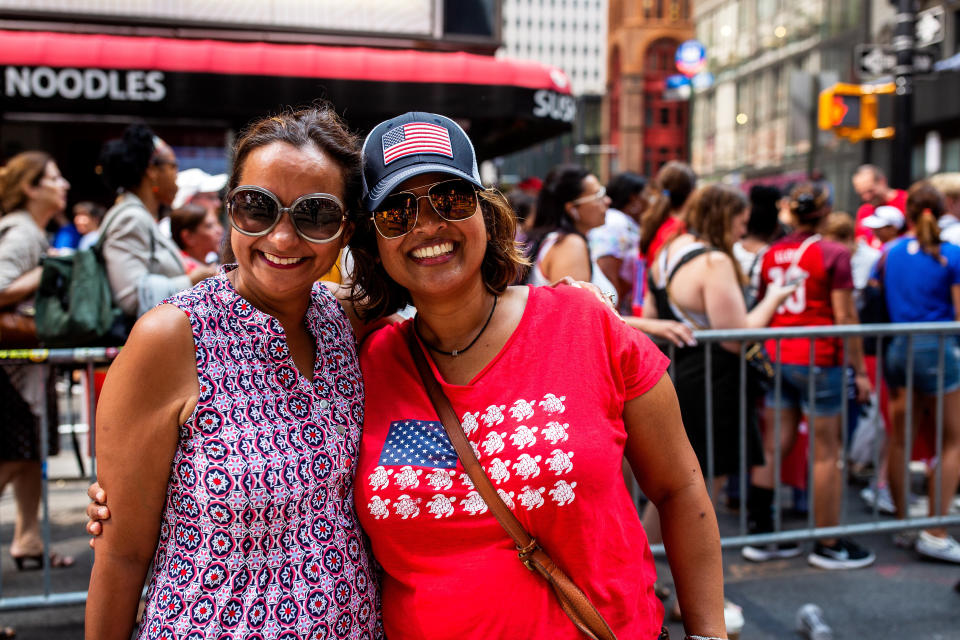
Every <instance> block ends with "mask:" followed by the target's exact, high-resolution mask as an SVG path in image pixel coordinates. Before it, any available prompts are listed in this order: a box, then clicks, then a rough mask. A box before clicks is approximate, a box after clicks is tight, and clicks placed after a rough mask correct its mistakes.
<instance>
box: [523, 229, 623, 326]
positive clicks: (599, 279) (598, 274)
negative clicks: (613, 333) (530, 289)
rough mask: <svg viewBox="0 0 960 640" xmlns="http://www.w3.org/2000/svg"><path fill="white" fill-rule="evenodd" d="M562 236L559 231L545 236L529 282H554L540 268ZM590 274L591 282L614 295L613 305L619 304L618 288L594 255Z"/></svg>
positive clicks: (538, 284) (539, 283)
mask: <svg viewBox="0 0 960 640" xmlns="http://www.w3.org/2000/svg"><path fill="white" fill-rule="evenodd" d="M560 237H561V236H560V232H559V231H551V232H550V233H548V234H547V235H546V236H544V238H543V242H542V243H540V251H539V252H538V253H537V261H536V264H534V265H533V268H532V269H531V270H530V278H529V280H528V281H529V283H530V284H532V285H534V286H535V287H542V286H545V285H550V284H553V283H552V282H550V281H549V280H547V277H546V276H545V275H543V271H541V270H540V264H541V263H542V262H543V259H544V257H545V256H546V255H547V253H548V252H549V251H550V249H552V248H553V245H555V244H556V243H557V240H559V239H560ZM590 274H591V276H590V282H591V283H592V284H594V285H596V287H597V288H598V289H600V291H602V292H603V294H604V295H607V296H613V306H614V307H615V308H616V307H617V305H618V304H619V300H618V299H617V289H616V287H614V286H613V283H612V282H610V279H609V278H607V276H605V275H603V271H601V270H600V267H598V266H597V261H596V260H594V259H593V257H592V256H591V258H590Z"/></svg>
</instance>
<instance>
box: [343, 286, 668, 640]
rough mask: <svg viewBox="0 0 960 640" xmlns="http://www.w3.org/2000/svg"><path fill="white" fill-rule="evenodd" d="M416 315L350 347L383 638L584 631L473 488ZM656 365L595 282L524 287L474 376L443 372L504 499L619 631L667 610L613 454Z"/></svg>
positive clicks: (363, 497)
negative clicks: (416, 349) (502, 340)
mask: <svg viewBox="0 0 960 640" xmlns="http://www.w3.org/2000/svg"><path fill="white" fill-rule="evenodd" d="M574 309H575V310H576V313H571V311H572V310H574ZM411 327H412V323H411V322H410V321H407V322H404V323H402V324H397V325H392V326H388V327H385V328H383V329H381V330H379V331H377V332H375V333H373V334H372V335H371V336H370V337H369V338H368V339H367V340H366V342H365V344H364V345H363V348H362V350H361V356H360V362H361V367H362V369H363V374H364V381H365V384H366V389H367V393H366V409H365V413H366V415H365V419H364V432H363V440H362V442H361V451H360V455H359V461H358V467H357V476H356V481H355V484H354V488H355V495H356V505H357V513H358V515H359V518H360V522H361V524H362V525H363V528H364V529H365V530H366V532H367V534H368V535H369V537H370V541H371V543H372V546H373V552H374V555H375V556H376V558H377V560H378V561H379V563H380V564H381V566H382V567H383V570H384V575H383V598H382V600H383V621H384V630H385V631H386V635H387V637H388V638H390V639H391V640H403V639H405V638H411V639H413V638H416V639H420V638H436V639H439V638H454V639H456V640H468V639H471V638H476V639H478V640H479V639H484V640H486V639H488V638H525V639H526V638H531V639H541V638H542V639H550V640H555V639H569V640H579V638H581V637H582V636H581V635H580V632H579V631H578V630H577V629H576V628H575V627H574V626H573V623H571V622H570V620H569V619H568V618H567V616H566V615H565V614H564V613H563V610H562V609H561V608H560V606H559V604H558V603H557V600H556V597H555V596H554V594H553V592H552V590H551V589H550V587H549V586H547V583H546V582H545V581H544V580H543V579H542V578H541V577H540V576H539V575H538V574H535V573H533V572H531V571H529V570H527V569H526V568H525V567H524V566H523V564H521V562H520V561H519V560H518V559H517V550H516V548H515V547H514V544H513V541H512V540H511V539H510V538H509V537H508V536H507V534H506V532H504V530H503V529H502V528H501V526H500V525H499V524H498V523H497V521H496V520H495V519H494V517H493V515H492V514H491V512H490V511H489V510H488V509H487V507H486V505H485V504H484V503H483V500H482V499H481V498H480V495H479V494H478V493H477V492H476V491H474V490H473V487H472V483H471V482H470V478H469V476H468V475H467V474H466V473H465V472H464V471H463V466H462V465H461V464H460V462H459V460H458V458H457V455H456V452H455V451H454V449H453V447H452V445H451V444H450V442H449V440H448V438H447V436H446V433H445V431H444V429H443V426H442V424H441V423H440V422H439V420H438V418H437V414H436V412H435V411H434V410H433V408H432V406H431V404H430V401H429V399H428V397H427V394H426V391H425V390H424V389H423V385H422V383H421V381H420V378H419V376H418V375H417V371H416V369H415V367H414V364H413V359H412V358H411V356H410V353H409V351H408V350H407V346H406V340H405V337H406V335H407V332H409V331H410V330H411ZM431 366H433V363H432V361H431ZM666 368H667V359H666V358H665V357H664V356H663V355H662V354H661V353H660V352H659V350H657V348H656V347H655V346H654V345H653V344H652V343H651V342H650V340H649V339H647V338H646V337H645V336H644V335H643V334H642V333H641V332H639V331H636V330H633V329H631V328H630V327H628V326H627V325H626V324H624V322H623V321H622V320H621V319H620V318H618V317H617V316H616V315H614V314H613V313H612V312H610V311H609V310H608V309H606V308H605V307H604V306H602V305H601V304H600V303H599V302H598V301H597V300H596V299H595V298H594V297H593V295H592V294H590V293H588V292H585V291H583V290H581V289H576V288H573V287H558V288H556V289H552V288H546V287H532V288H531V289H530V297H529V299H528V301H527V305H526V309H525V310H524V312H523V317H522V319H521V321H520V324H519V325H518V326H517V329H516V330H515V331H514V333H513V335H512V336H511V337H510V339H509V340H508V341H507V344H506V345H505V346H504V348H503V349H502V350H501V351H500V353H499V354H497V356H496V357H494V359H493V360H492V361H491V362H490V363H489V364H488V365H487V366H486V367H485V368H484V369H483V370H482V371H481V372H480V373H478V374H477V376H476V377H475V378H474V379H473V380H472V381H471V382H470V384H467V385H462V386H461V385H451V384H446V383H442V386H443V390H444V391H445V392H446V394H447V396H448V397H449V398H450V402H451V403H452V404H453V407H454V409H455V410H456V412H457V415H459V416H461V422H462V423H463V428H464V431H465V432H466V433H467V436H468V438H469V440H470V441H471V443H472V444H473V445H474V446H475V449H476V451H477V453H478V455H479V459H480V462H481V464H482V465H483V467H484V469H485V471H486V472H487V474H488V475H489V476H490V478H491V480H492V481H493V483H494V486H495V487H497V488H498V490H499V491H500V493H501V496H502V497H504V500H505V502H506V503H507V504H508V505H509V506H511V509H512V510H513V512H514V513H515V514H516V515H517V517H518V518H519V519H520V522H522V523H523V525H524V527H526V529H527V530H528V531H529V532H530V534H531V535H532V536H533V537H535V538H536V539H537V540H538V541H539V542H540V544H541V546H543V548H544V549H546V550H547V552H548V553H549V554H550V556H551V557H552V558H553V560H554V562H556V564H557V565H558V566H560V567H561V568H562V569H563V570H564V571H566V572H567V574H568V575H570V576H571V578H572V579H573V580H574V582H576V583H577V585H578V586H579V587H580V588H581V589H582V590H583V591H584V592H585V593H586V594H587V596H588V597H589V598H590V599H591V601H592V602H593V603H594V605H595V606H596V607H597V608H598V609H599V610H600V612H601V613H602V614H603V615H604V617H605V618H606V620H607V622H608V623H609V624H610V626H611V627H612V628H613V630H614V631H615V632H616V633H617V634H618V636H619V637H621V638H650V639H651V640H652V639H653V638H656V637H657V635H658V633H659V631H660V626H661V623H662V620H663V609H662V606H661V604H660V601H659V600H658V599H657V598H656V596H655V595H654V593H653V583H654V580H655V579H656V569H655V567H654V564H653V558H652V555H651V552H650V548H649V545H648V544H647V538H646V534H645V533H644V531H643V527H642V526H641V524H640V520H639V518H638V516H637V511H636V509H635V507H634V505H633V503H632V502H631V499H630V496H629V494H628V492H627V490H626V486H625V484H624V481H623V476H622V472H621V461H622V459H623V449H624V443H625V441H626V437H627V436H626V433H625V431H624V425H623V419H622V415H623V407H624V402H625V401H626V400H629V399H631V398H634V397H637V396H639V395H641V394H643V393H644V392H646V391H647V390H649V389H650V388H651V387H652V386H653V385H654V384H655V383H656V382H657V381H658V380H660V378H661V377H662V376H663V375H664V372H665V371H666ZM434 374H435V375H437V371H436V368H435V367H434ZM438 378H439V375H438Z"/></svg>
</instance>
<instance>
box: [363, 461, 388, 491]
mask: <svg viewBox="0 0 960 640" xmlns="http://www.w3.org/2000/svg"><path fill="white" fill-rule="evenodd" d="M391 473H393V469H391V470H390V471H387V470H386V469H385V468H384V467H383V465H380V466H378V467H377V468H376V469H374V470H373V473H371V474H370V475H369V476H367V477H368V478H370V487H371V488H372V489H373V490H374V491H380V490H381V489H386V488H387V486H389V484H390V474H391Z"/></svg>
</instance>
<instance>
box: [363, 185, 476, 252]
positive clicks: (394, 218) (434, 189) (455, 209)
mask: <svg viewBox="0 0 960 640" xmlns="http://www.w3.org/2000/svg"><path fill="white" fill-rule="evenodd" d="M425 187H426V189H427V192H426V194H424V195H417V194H416V193H414V192H413V191H395V192H394V193H391V194H390V195H388V196H387V197H386V198H384V199H383V202H381V203H380V206H378V207H377V208H376V209H374V211H373V216H372V220H373V225H374V226H375V227H376V228H377V232H378V233H379V234H380V235H381V236H383V237H384V238H399V237H400V236H403V235H406V234H408V233H410V232H411V231H413V228H414V227H415V226H417V213H418V211H419V210H420V199H421V198H426V199H427V202H429V203H430V206H431V207H433V210H434V211H435V212H436V214H437V215H438V216H440V217H441V218H443V219H444V220H446V221H447V222H460V221H462V220H467V219H469V218H471V217H472V216H473V214H475V213H476V212H477V204H478V203H479V201H478V199H477V187H475V186H474V185H473V184H472V183H470V182H467V181H466V180H462V179H460V178H454V179H453V180H444V181H442V182H434V183H433V184H428V185H425ZM423 188H424V187H420V189H423Z"/></svg>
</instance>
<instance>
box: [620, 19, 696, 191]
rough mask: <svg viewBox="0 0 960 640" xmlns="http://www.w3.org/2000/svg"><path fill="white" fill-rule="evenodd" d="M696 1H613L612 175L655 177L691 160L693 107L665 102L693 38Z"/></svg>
mask: <svg viewBox="0 0 960 640" xmlns="http://www.w3.org/2000/svg"><path fill="white" fill-rule="evenodd" d="M694 4H695V3H694V2H692V1H691V0H642V1H641V2H630V1H624V0H611V2H610V9H609V16H610V17H609V21H610V25H611V27H610V36H609V38H608V42H607V66H608V70H609V71H608V73H609V77H608V81H607V95H606V98H605V101H604V118H605V122H606V127H605V128H606V130H607V132H608V134H607V135H608V137H607V141H608V144H609V146H610V149H611V151H612V153H611V154H610V156H609V157H608V159H607V163H606V167H605V169H606V171H607V173H609V174H614V173H617V172H618V171H625V170H629V171H634V172H637V173H640V174H643V175H646V176H653V175H655V174H656V172H657V171H658V170H659V169H660V167H661V166H663V164H664V163H666V162H668V161H670V160H686V159H687V156H688V151H687V150H688V146H689V141H688V131H689V105H688V103H687V102H686V101H682V100H666V99H664V91H665V89H666V79H667V77H668V76H670V75H673V74H676V73H677V70H676V64H675V54H676V51H677V47H678V46H679V45H680V44H681V43H682V42H683V41H685V40H688V39H690V38H692V37H693V34H694V31H693V17H694V15H693V5H694Z"/></svg>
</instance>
